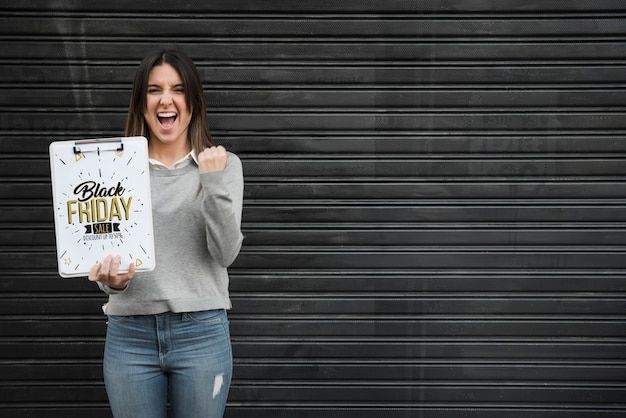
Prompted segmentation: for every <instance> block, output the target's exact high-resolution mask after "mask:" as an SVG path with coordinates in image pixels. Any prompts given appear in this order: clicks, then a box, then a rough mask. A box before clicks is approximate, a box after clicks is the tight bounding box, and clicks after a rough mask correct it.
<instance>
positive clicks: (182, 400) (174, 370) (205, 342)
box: [104, 310, 233, 418]
mask: <svg viewBox="0 0 626 418" xmlns="http://www.w3.org/2000/svg"><path fill="white" fill-rule="evenodd" d="M232 368H233V359H232V349H231V343H230V332H229V329H228V318H227V316H226V312H225V311H223V310H214V311H201V312H187V313H171V312H166V313H162V314H158V315H137V316H110V317H109V320H108V326H107V336H106V345H105V350H104V383H105V386H106V390H107V395H108V397H109V403H110V405H111V410H112V412H113V416H114V417H115V418H144V417H145V418H166V417H167V403H168V395H169V402H170V407H171V412H172V416H173V417H174V418H190V417H193V418H221V417H222V415H223V414H224V408H225V406H226V399H227V397H228V390H229V388H230V381H231V376H232Z"/></svg>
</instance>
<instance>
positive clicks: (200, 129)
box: [125, 49, 213, 154]
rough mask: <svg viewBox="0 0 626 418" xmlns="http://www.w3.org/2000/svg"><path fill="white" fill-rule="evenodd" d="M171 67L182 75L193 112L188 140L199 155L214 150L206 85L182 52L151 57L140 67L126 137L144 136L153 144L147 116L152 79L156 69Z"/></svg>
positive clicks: (177, 50)
mask: <svg viewBox="0 0 626 418" xmlns="http://www.w3.org/2000/svg"><path fill="white" fill-rule="evenodd" d="M163 64H169V65H171V66H172V67H174V69H176V71H178V74H179V75H180V78H181V79H182V81H183V85H184V87H185V100H186V103H187V108H188V109H190V111H191V121H190V122H189V129H188V130H187V140H188V141H189V143H190V144H191V146H192V148H193V150H194V151H195V153H196V154H198V153H200V152H202V150H204V149H205V148H207V147H210V146H213V141H212V138H211V131H210V130H209V122H208V118H207V112H206V103H205V101H204V92H203V90H202V81H201V80H200V74H199V73H198V69H197V68H196V66H195V64H194V63H193V61H192V60H191V58H189V56H188V55H187V54H185V53H184V52H183V51H181V50H179V49H163V50H160V51H155V52H153V53H151V54H149V55H147V56H146V57H145V58H144V59H143V60H142V61H141V63H140V64H139V67H138V68H137V72H136V73H135V80H134V82H133V91H132V93H131V97H130V105H129V106H128V118H127V119H126V130H125V134H126V136H137V135H142V136H145V137H146V138H148V141H150V130H149V129H148V124H147V123H146V120H145V118H144V116H143V113H144V111H145V109H146V102H147V94H148V77H149V75H150V71H152V69H153V68H154V67H156V66H159V65H163Z"/></svg>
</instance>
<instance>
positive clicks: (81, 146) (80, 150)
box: [74, 138, 124, 155]
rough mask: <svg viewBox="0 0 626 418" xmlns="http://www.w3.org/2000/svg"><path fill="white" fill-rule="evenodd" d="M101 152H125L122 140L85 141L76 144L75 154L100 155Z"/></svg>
mask: <svg viewBox="0 0 626 418" xmlns="http://www.w3.org/2000/svg"><path fill="white" fill-rule="evenodd" d="M100 151H117V152H121V151H124V143H123V142H122V138H110V139H84V140H80V141H76V142H74V154H84V153H85V152H97V153H98V155H100Z"/></svg>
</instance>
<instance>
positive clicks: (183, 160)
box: [148, 150, 198, 170]
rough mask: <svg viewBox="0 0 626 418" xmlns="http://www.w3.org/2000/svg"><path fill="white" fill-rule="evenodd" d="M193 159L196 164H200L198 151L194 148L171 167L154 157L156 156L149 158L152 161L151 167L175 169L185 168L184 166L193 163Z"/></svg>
mask: <svg viewBox="0 0 626 418" xmlns="http://www.w3.org/2000/svg"><path fill="white" fill-rule="evenodd" d="M192 161H194V162H195V163H196V165H197V164H198V158H197V157H196V153H195V152H193V150H191V151H190V152H189V154H187V155H185V156H184V157H183V158H181V159H180V160H178V161H176V162H175V163H174V164H172V165H171V166H169V167H168V166H166V165H165V164H163V163H162V162H161V161H159V160H157V159H154V158H149V159H148V162H149V163H150V167H152V168H154V169H156V170H175V169H177V168H183V167H186V166H188V165H189V164H191V162H192Z"/></svg>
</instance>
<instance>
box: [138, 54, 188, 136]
mask: <svg viewBox="0 0 626 418" xmlns="http://www.w3.org/2000/svg"><path fill="white" fill-rule="evenodd" d="M185 99H186V95H185V86H184V85H183V81H182V79H181V78H180V74H178V71H176V69H175V68H174V67H172V66H171V65H170V64H163V65H157V66H156V67H154V68H153V69H152V70H151V71H150V74H149V75H148V89H147V97H146V110H145V111H144V114H143V117H144V118H145V120H146V123H147V124H148V128H149V129H150V140H153V139H156V140H158V141H161V142H162V143H164V144H174V143H180V142H185V141H187V131H188V129H189V122H190V121H191V110H190V109H187V102H186V100H185Z"/></svg>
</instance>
